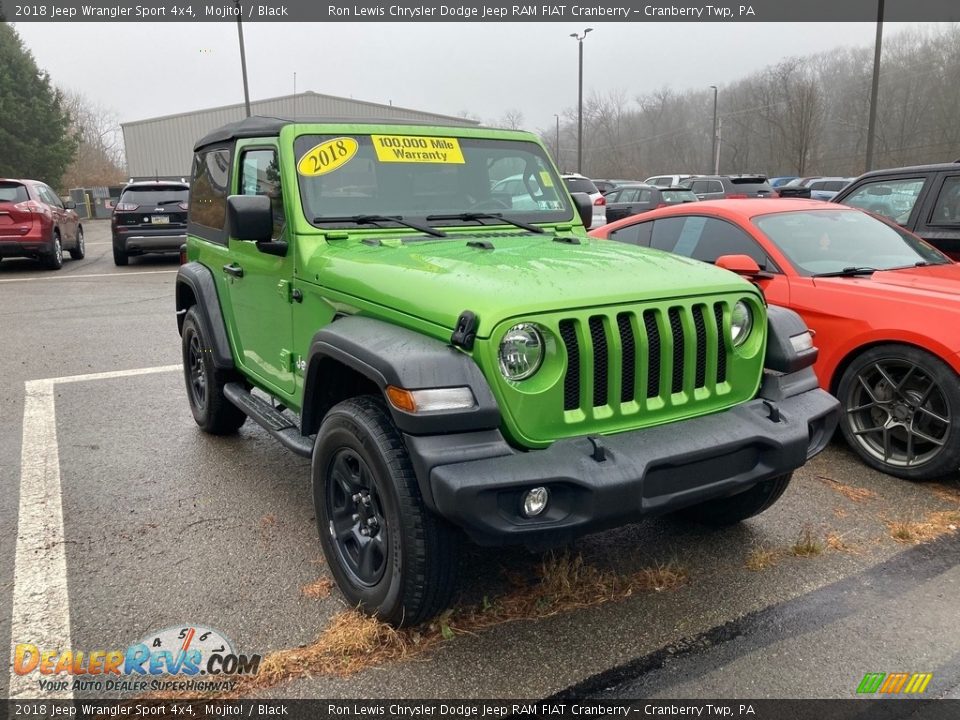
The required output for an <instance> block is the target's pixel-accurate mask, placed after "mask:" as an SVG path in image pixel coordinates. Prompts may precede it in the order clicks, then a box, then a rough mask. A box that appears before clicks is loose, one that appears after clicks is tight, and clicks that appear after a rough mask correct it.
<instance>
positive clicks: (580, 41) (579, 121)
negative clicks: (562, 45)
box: [570, 28, 593, 174]
mask: <svg viewBox="0 0 960 720" xmlns="http://www.w3.org/2000/svg"><path fill="white" fill-rule="evenodd" d="M589 32H593V28H584V30H583V34H582V35H577V33H570V37H572V38H576V40H577V45H578V46H579V47H580V65H579V73H578V75H579V80H578V85H577V87H578V91H579V94H578V98H579V99H578V101H577V172H578V173H581V174H582V173H583V39H584V38H585V37H586V36H587V33H589Z"/></svg>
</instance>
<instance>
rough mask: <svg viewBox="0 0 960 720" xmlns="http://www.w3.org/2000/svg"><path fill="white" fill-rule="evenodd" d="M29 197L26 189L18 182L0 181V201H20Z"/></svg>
mask: <svg viewBox="0 0 960 720" xmlns="http://www.w3.org/2000/svg"><path fill="white" fill-rule="evenodd" d="M29 199H30V196H29V195H27V189H26V188H25V187H24V186H23V185H21V184H20V183H0V202H11V203H20V202H24V201H26V200H29Z"/></svg>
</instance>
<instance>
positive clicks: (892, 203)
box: [830, 161, 960, 260]
mask: <svg viewBox="0 0 960 720" xmlns="http://www.w3.org/2000/svg"><path fill="white" fill-rule="evenodd" d="M830 202H835V203H842V204H844V205H852V206H853V207H858V208H862V209H864V210H867V211H869V212H872V213H876V214H877V215H882V216H884V217H886V218H888V219H889V220H892V221H893V222H895V223H897V224H899V225H901V226H903V227H905V228H906V229H907V230H911V231H913V232H915V233H916V234H917V235H919V236H920V237H922V238H923V239H924V240H926V241H927V242H928V243H930V244H931V245H933V246H934V247H936V248H938V249H939V250H941V251H943V252H945V253H946V254H947V255H949V256H950V257H952V258H953V259H954V260H960V161H956V162H952V163H940V164H937V165H915V166H913V167H902V168H893V169H890V170H873V171H872V172H868V173H865V174H864V175H861V176H860V177H858V178H857V179H856V180H854V181H853V182H852V183H850V184H849V185H847V187H845V188H844V189H843V190H841V191H840V192H839V193H837V195H836V197H834V198H833V200H831V201H830Z"/></svg>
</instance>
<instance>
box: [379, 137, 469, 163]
mask: <svg viewBox="0 0 960 720" xmlns="http://www.w3.org/2000/svg"><path fill="white" fill-rule="evenodd" d="M370 139H371V140H372V141H373V149H374V150H375V151H376V153H377V160H379V161H380V162H401V163H444V164H453V165H463V164H464V163H465V162H466V161H465V160H464V159H463V153H462V152H461V151H460V142H459V141H458V140H457V139H456V138H445V137H421V136H415V135H371V136H370Z"/></svg>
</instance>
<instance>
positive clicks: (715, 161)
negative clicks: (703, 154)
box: [710, 85, 720, 175]
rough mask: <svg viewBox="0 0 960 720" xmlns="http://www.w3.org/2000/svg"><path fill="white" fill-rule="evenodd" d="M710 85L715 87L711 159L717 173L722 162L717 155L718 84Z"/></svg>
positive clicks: (715, 173) (714, 171)
mask: <svg viewBox="0 0 960 720" xmlns="http://www.w3.org/2000/svg"><path fill="white" fill-rule="evenodd" d="M710 87H711V88H713V144H712V145H711V146H710V161H711V162H712V163H713V174H714V175H717V174H719V173H718V172H717V166H718V165H719V164H720V158H718V157H717V86H716V85H711V86H710Z"/></svg>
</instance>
